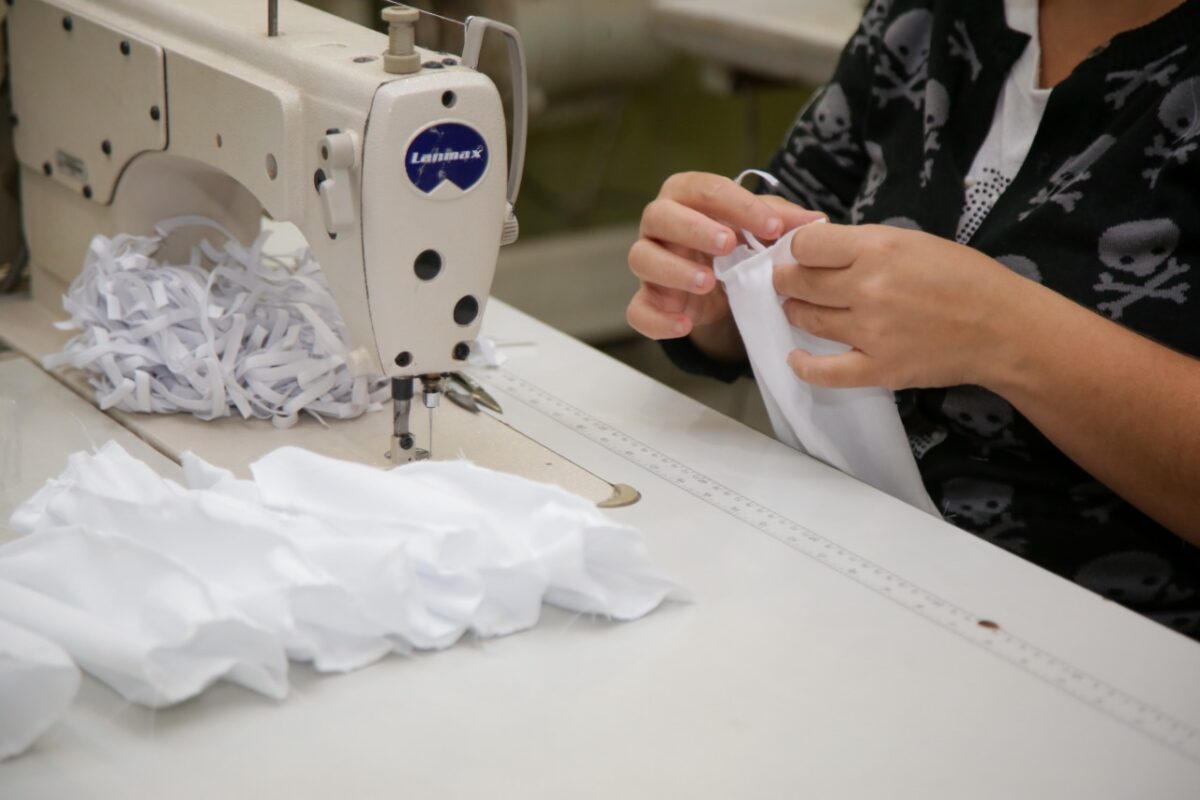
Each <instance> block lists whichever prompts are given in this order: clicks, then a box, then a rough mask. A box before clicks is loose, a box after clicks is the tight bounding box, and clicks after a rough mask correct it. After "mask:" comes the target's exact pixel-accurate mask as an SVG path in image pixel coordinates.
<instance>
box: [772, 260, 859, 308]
mask: <svg viewBox="0 0 1200 800" xmlns="http://www.w3.org/2000/svg"><path fill="white" fill-rule="evenodd" d="M774 282H775V293H776V294H778V295H781V296H783V297H793V298H796V299H797V300H803V301H805V302H806V303H812V304H814V305H818V306H827V307H829V308H850V307H852V303H851V298H852V296H853V292H854V285H853V283H852V282H851V276H850V274H849V271H847V270H842V269H814V268H812V267H803V266H800V265H799V264H787V265H784V266H781V267H776V268H775V275H774Z"/></svg>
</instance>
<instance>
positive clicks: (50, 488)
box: [0, 442, 675, 728]
mask: <svg viewBox="0 0 1200 800" xmlns="http://www.w3.org/2000/svg"><path fill="white" fill-rule="evenodd" d="M183 464H184V475H185V479H186V482H187V484H188V486H187V487H184V486H181V485H179V484H177V483H175V482H174V481H171V480H167V479H165V478H163V477H161V476H159V475H158V474H157V473H155V472H154V471H153V470H152V469H151V468H150V467H149V466H147V465H146V464H145V463H143V462H141V461H139V460H137V459H136V458H134V457H132V456H130V455H129V454H128V453H126V452H125V451H124V450H123V449H121V447H120V446H118V445H116V444H115V443H111V442H110V443H109V444H107V445H105V446H104V447H103V448H101V449H100V451H99V452H97V453H94V454H89V453H76V454H75V455H73V456H72V457H71V459H70V461H69V464H68V467H67V469H66V471H65V472H64V473H63V474H62V475H61V476H59V477H58V478H57V479H54V480H51V481H50V482H49V483H48V484H47V485H46V486H45V487H43V488H42V489H41V490H40V491H39V492H38V493H37V494H36V495H34V496H33V497H32V498H30V499H29V500H27V501H26V502H25V503H24V504H23V505H21V506H20V507H19V508H18V509H17V511H16V512H14V514H13V517H12V520H11V524H12V527H13V528H14V529H15V530H17V531H18V532H21V533H23V534H25V535H24V536H22V537H20V538H18V539H16V540H14V541H12V542H10V543H8V544H6V545H4V546H3V547H0V622H5V621H6V622H7V623H9V624H11V625H13V626H16V627H17V628H21V629H24V630H26V631H28V632H31V633H33V634H36V635H38V636H41V637H44V638H45V639H48V640H50V641H52V642H55V643H57V644H58V645H60V646H61V647H62V648H63V649H64V650H65V651H66V652H67V653H68V654H69V655H70V656H71V657H72V658H73V659H74V660H75V661H76V662H77V663H78V664H79V666H80V667H82V668H83V669H84V670H86V671H88V672H89V673H91V674H92V675H93V676H95V677H96V678H98V679H99V680H101V681H103V682H104V683H106V684H108V685H109V686H111V687H112V688H113V689H115V690H116V691H117V692H119V693H120V694H121V695H122V696H123V697H125V698H126V699H128V700H130V701H132V702H135V703H140V704H143V705H146V706H151V707H160V706H164V705H169V704H172V703H177V702H180V701H182V700H185V699H187V698H189V697H192V696H194V695H196V694H198V693H199V692H202V691H203V690H204V689H205V688H206V687H207V686H209V685H210V684H212V683H213V682H214V681H217V680H221V679H224V680H227V681H230V682H233V683H236V684H240V685H242V686H245V687H248V688H250V689H253V690H255V691H258V692H261V693H263V694H265V695H268V696H270V697H276V698H278V697H283V696H284V695H285V694H286V692H287V686H288V680H287V664H288V660H289V659H291V660H295V661H304V662H310V663H311V664H312V665H313V667H314V668H315V669H317V670H319V671H322V672H341V671H347V670H352V669H356V668H359V667H362V666H364V665H366V664H369V663H371V662H373V661H376V660H377V659H379V658H381V657H383V656H384V655H386V654H388V653H392V652H399V653H405V652H409V651H411V650H413V649H417V650H429V649H441V648H445V647H449V646H450V645H452V644H454V643H455V642H456V641H458V639H459V638H460V637H462V636H464V635H467V634H471V635H475V636H479V637H490V636H502V635H506V634H510V633H514V632H516V631H520V630H523V629H526V628H529V627H531V626H533V625H534V624H535V623H536V622H537V620H538V617H539V614H540V610H541V605H542V603H543V602H546V603H549V604H552V605H555V606H559V607H561V608H564V609H567V610H570V611H574V612H578V613H585V614H595V615H599V616H602V617H605V618H612V619H618V620H631V619H635V618H638V617H641V616H643V615H645V614H647V613H649V612H650V611H652V610H653V609H654V608H656V607H657V606H658V605H659V604H660V603H661V602H662V601H663V600H664V599H665V598H667V597H668V596H670V595H671V594H672V593H673V592H674V591H675V585H674V584H673V583H672V582H671V581H669V580H668V579H666V578H665V577H663V575H662V574H661V573H659V572H658V571H657V570H656V569H655V568H654V567H653V566H652V564H651V563H650V560H649V558H648V556H647V554H646V549H645V544H644V541H643V538H642V535H641V533H640V532H639V531H638V530H636V529H633V528H630V527H628V526H625V525H621V524H618V523H615V522H613V521H612V520H611V519H609V518H608V517H606V516H605V515H604V513H603V512H601V511H600V510H598V509H597V508H596V507H595V506H594V505H592V504H591V503H588V502H587V501H585V500H583V499H581V498H579V497H577V496H575V495H573V494H570V493H569V492H566V491H564V490H562V489H559V488H557V487H554V486H548V485H545V484H541V483H535V482H533V481H528V480H525V479H523V478H518V477H514V476H511V475H505V474H502V473H498V472H493V471H490V470H486V469H482V468H480V467H476V466H474V465H472V464H470V463H468V462H465V461H457V462H447V463H437V462H425V463H419V464H412V465H408V466H404V467H399V468H396V469H393V470H390V471H383V470H378V469H375V468H373V467H368V466H364V465H360V464H353V463H348V462H342V461H336V460H333V459H329V458H325V457H322V456H318V455H315V454H313V453H310V452H307V451H304V450H299V449H296V448H284V449H281V450H277V451H275V452H273V453H271V454H269V455H267V456H266V457H264V458H263V459H261V460H259V461H258V462H256V463H255V464H253V465H252V467H251V470H252V472H253V475H254V480H253V481H243V480H238V479H236V478H235V477H234V476H233V474H232V473H229V472H227V471H225V470H222V469H218V468H216V467H213V466H210V465H209V464H207V463H205V462H203V461H201V460H200V459H198V458H195V457H193V456H191V455H185V457H184V461H183ZM2 633H3V628H0V634H2ZM0 645H2V643H0ZM2 652H3V647H2V646H0V653H2ZM4 689H5V687H4V686H3V682H2V681H0V695H3V694H4ZM8 703H9V698H7V697H3V696H0V705H3V706H4V707H6V708H7V707H8ZM0 728H2V726H0Z"/></svg>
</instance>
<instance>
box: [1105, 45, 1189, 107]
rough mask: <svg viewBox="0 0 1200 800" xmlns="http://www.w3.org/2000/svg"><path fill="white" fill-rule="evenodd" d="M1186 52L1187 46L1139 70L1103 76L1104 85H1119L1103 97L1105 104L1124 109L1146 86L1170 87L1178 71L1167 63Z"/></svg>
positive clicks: (1176, 67) (1176, 65) (1173, 65)
mask: <svg viewBox="0 0 1200 800" xmlns="http://www.w3.org/2000/svg"><path fill="white" fill-rule="evenodd" d="M1186 51H1187V45H1183V46H1182V47H1177V48H1175V49H1174V50H1172V51H1171V52H1169V53H1167V54H1166V55H1165V56H1163V57H1162V58H1157V59H1155V60H1154V61H1151V62H1150V63H1149V64H1147V65H1146V66H1144V67H1142V68H1141V69H1128V70H1121V71H1119V72H1110V73H1108V74H1107V75H1105V76H1104V82H1105V83H1120V86H1118V87H1117V88H1116V89H1114V90H1113V91H1111V92H1109V93H1108V94H1106V95H1104V100H1105V102H1107V103H1112V104H1113V108H1115V109H1121V108H1124V107H1125V103H1126V102H1128V100H1129V98H1130V97H1132V96H1133V95H1134V93H1135V92H1137V91H1138V90H1139V89H1141V88H1142V87H1143V86H1146V85H1148V84H1154V85H1156V86H1161V87H1163V88H1166V87H1167V86H1170V85H1171V77H1172V76H1173V75H1174V74H1175V73H1176V72H1178V71H1179V65H1178V64H1171V63H1168V62H1170V61H1172V60H1174V59H1176V58H1178V57H1179V56H1181V55H1183V54H1184V53H1185V52H1186Z"/></svg>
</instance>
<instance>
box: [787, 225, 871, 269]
mask: <svg viewBox="0 0 1200 800" xmlns="http://www.w3.org/2000/svg"><path fill="white" fill-rule="evenodd" d="M866 237H867V234H866V232H865V229H863V228H856V227H854V226H853V225H833V224H828V225H806V226H804V227H803V228H801V229H800V230H798V231H796V235H795V236H794V237H793V238H792V257H793V258H795V259H796V263H797V264H803V265H804V266H806V267H823V268H840V267H848V266H850V265H851V264H853V263H854V262H855V260H857V258H858V256H859V254H860V253H861V252H862V250H863V248H864V247H865V246H866V245H867V240H866Z"/></svg>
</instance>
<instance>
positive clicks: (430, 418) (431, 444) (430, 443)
mask: <svg viewBox="0 0 1200 800" xmlns="http://www.w3.org/2000/svg"><path fill="white" fill-rule="evenodd" d="M429 459H430V460H431V461H432V460H433V409H432V408H431V409H429Z"/></svg>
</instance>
